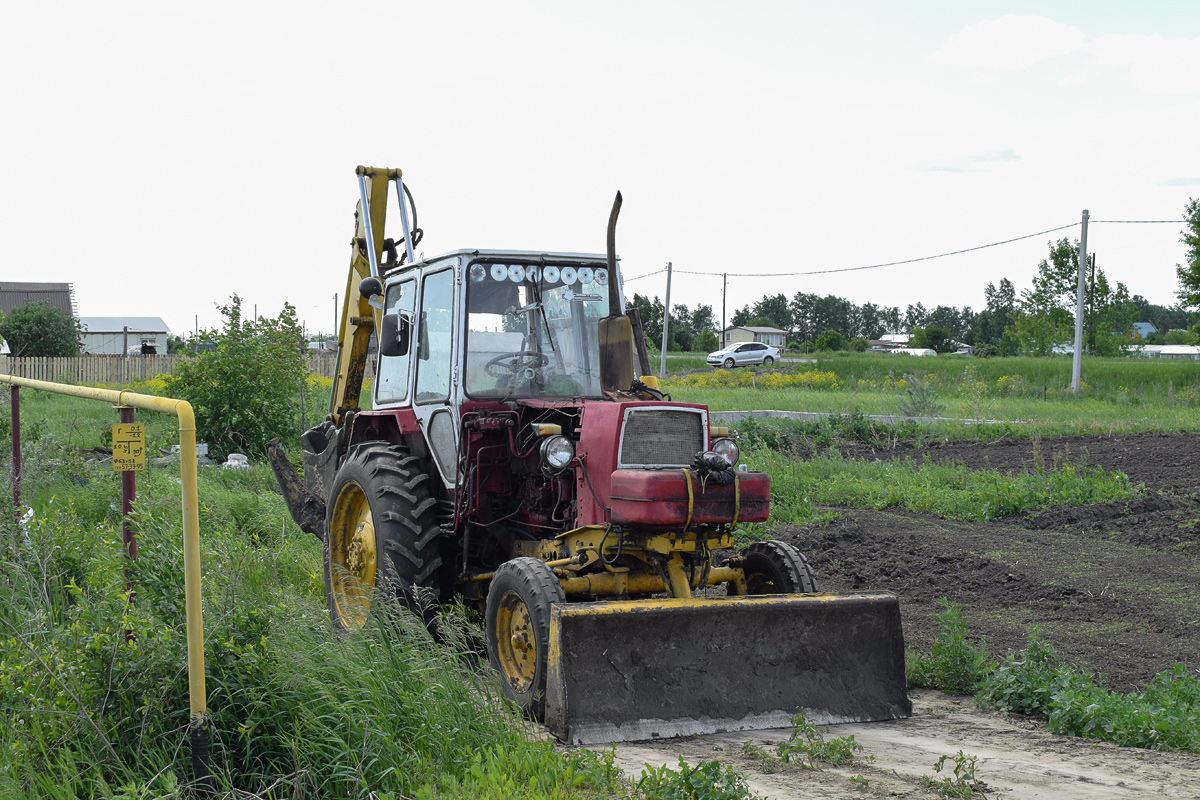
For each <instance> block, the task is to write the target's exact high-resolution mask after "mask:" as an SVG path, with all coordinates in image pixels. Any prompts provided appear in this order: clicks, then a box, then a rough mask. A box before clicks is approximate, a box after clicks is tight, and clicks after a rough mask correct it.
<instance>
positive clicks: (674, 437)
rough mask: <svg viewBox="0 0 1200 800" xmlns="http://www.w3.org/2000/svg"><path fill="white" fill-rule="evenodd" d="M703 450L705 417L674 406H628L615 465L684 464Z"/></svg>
mask: <svg viewBox="0 0 1200 800" xmlns="http://www.w3.org/2000/svg"><path fill="white" fill-rule="evenodd" d="M703 449H704V416H703V414H701V413H700V412H698V411H683V410H677V409H657V408H645V409H636V408H635V409H630V410H629V412H628V413H627V414H626V415H625V424H624V426H623V427H622V430H621V453H620V459H619V463H618V466H619V467H621V468H629V467H686V466H689V465H690V464H691V463H692V459H694V458H695V457H696V453H698V452H700V451H701V450H703Z"/></svg>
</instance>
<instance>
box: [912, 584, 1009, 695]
mask: <svg viewBox="0 0 1200 800" xmlns="http://www.w3.org/2000/svg"><path fill="white" fill-rule="evenodd" d="M938 603H939V605H941V607H942V611H941V612H939V613H937V614H935V615H934V617H933V618H934V619H935V620H937V621H938V623H939V624H940V626H941V628H940V630H939V631H938V632H937V635H936V636H934V639H933V647H932V648H931V649H930V654H929V657H928V658H926V657H925V656H920V655H918V656H914V657H912V658H909V659H907V661H906V672H907V673H908V683H909V685H910V686H927V687H931V688H934V689H941V690H942V691H943V692H948V693H949V694H974V693H975V691H976V690H977V689H978V688H979V686H980V683H981V682H982V681H983V679H984V677H985V676H986V675H987V674H988V671H989V670H990V669H991V668H990V667H989V666H988V656H987V645H986V643H985V642H984V641H983V640H982V639H980V640H979V644H978V645H973V644H971V643H970V642H968V641H967V624H966V623H965V622H963V618H962V606H961V605H959V604H958V603H951V602H950V601H948V600H947V599H946V598H944V597H943V598H942V599H941V600H939V601H938Z"/></svg>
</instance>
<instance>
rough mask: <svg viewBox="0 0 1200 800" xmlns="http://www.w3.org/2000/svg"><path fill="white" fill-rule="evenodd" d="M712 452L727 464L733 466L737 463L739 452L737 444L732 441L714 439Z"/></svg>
mask: <svg viewBox="0 0 1200 800" xmlns="http://www.w3.org/2000/svg"><path fill="white" fill-rule="evenodd" d="M712 451H713V452H714V453H716V454H717V455H719V456H720V457H721V458H723V459H725V460H726V461H728V462H729V465H730V466H733V465H734V464H736V463H737V462H738V457H739V456H741V452H740V451H739V450H738V446H737V442H735V441H734V440H733V439H715V440H713V443H712Z"/></svg>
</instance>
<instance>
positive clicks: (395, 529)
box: [324, 445, 442, 631]
mask: <svg viewBox="0 0 1200 800" xmlns="http://www.w3.org/2000/svg"><path fill="white" fill-rule="evenodd" d="M428 480H429V475H428V473H426V472H424V471H423V470H422V469H421V465H420V460H419V459H417V458H416V457H415V456H413V455H411V454H410V453H409V452H408V451H407V450H405V449H404V448H402V447H398V446H383V445H374V446H365V447H359V448H358V449H356V450H354V451H352V452H351V454H350V456H349V458H347V459H346V461H345V463H343V464H342V466H341V468H340V469H338V471H337V475H336V476H335V477H334V480H333V489H332V491H331V493H330V498H331V499H330V502H329V506H328V510H327V512H326V517H325V531H326V536H325V552H324V556H325V557H324V562H325V563H324V566H325V570H324V571H325V598H326V602H327V604H328V606H329V616H330V618H331V619H332V620H333V624H334V626H335V627H337V628H339V629H341V630H344V631H354V630H358V629H360V628H362V627H363V626H364V625H365V624H366V623H367V620H368V619H369V618H370V616H371V613H372V611H373V609H374V607H375V605H376V604H377V602H378V601H379V600H383V599H385V598H389V597H398V598H399V599H400V601H401V602H402V603H403V604H404V605H405V606H407V607H408V608H409V610H411V611H412V612H413V613H415V614H417V615H418V616H419V617H421V618H422V619H423V620H424V621H425V622H426V623H429V622H430V621H431V620H432V618H433V614H434V612H435V611H436V599H437V598H438V596H439V594H440V592H439V588H440V587H439V585H438V582H439V580H440V577H441V576H440V572H439V571H440V569H441V566H442V558H441V554H440V552H439V550H438V534H439V529H438V525H437V522H436V520H435V519H434V510H433V507H434V500H433V498H432V497H430V496H429V490H428V487H427V482H428Z"/></svg>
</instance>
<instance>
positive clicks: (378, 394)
mask: <svg viewBox="0 0 1200 800" xmlns="http://www.w3.org/2000/svg"><path fill="white" fill-rule="evenodd" d="M416 307H417V282H416V281H404V282H403V283H398V284H396V285H395V286H392V287H391V288H390V289H388V291H387V297H386V299H385V300H384V306H383V308H384V313H385V314H399V315H400V316H401V317H405V318H407V319H408V320H409V321H410V324H411V321H412V320H413V311H414V310H416ZM411 364H412V348H411V347H410V348H409V350H408V352H407V353H405V354H404V355H402V356H380V357H379V379H378V380H377V381H376V382H375V401H376V402H377V403H399V402H403V401H405V400H407V399H408V373H409V366H410V365H411Z"/></svg>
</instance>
